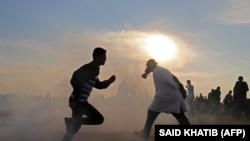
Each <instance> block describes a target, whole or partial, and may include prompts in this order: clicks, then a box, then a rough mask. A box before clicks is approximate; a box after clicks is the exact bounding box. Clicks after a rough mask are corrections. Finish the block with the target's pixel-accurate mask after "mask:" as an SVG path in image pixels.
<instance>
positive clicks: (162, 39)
mask: <svg viewBox="0 0 250 141" xmlns="http://www.w3.org/2000/svg"><path fill="white" fill-rule="evenodd" d="M145 48H146V50H147V52H148V53H149V55H150V56H151V57H152V58H154V59H156V60H158V61H161V62H163V61H169V60H171V59H173V58H175V57H176V53H177V47H176V44H175V42H174V41H172V40H171V39H169V38H167V37H166V36H164V35H149V36H147V37H146V38H145Z"/></svg>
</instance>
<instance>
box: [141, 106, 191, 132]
mask: <svg viewBox="0 0 250 141" xmlns="http://www.w3.org/2000/svg"><path fill="white" fill-rule="evenodd" d="M159 114H160V112H155V111H152V110H149V109H148V112H147V119H146V123H145V125H144V129H143V131H144V133H145V134H146V136H149V135H150V131H151V128H152V125H153V123H154V121H155V119H156V118H157V117H158V115H159ZM171 114H172V115H173V116H174V117H175V118H176V120H177V121H178V123H179V124H180V125H190V123H189V120H188V118H187V117H186V115H185V114H184V112H183V111H182V110H181V113H171Z"/></svg>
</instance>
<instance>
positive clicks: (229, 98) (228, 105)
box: [223, 90, 233, 115]
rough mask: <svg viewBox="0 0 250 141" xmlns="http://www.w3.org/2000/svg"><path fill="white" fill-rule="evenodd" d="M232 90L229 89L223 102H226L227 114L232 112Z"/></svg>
mask: <svg viewBox="0 0 250 141" xmlns="http://www.w3.org/2000/svg"><path fill="white" fill-rule="evenodd" d="M232 93H233V92H232V90H229V91H228V93H227V94H226V95H225V97H224V99H223V104H224V110H225V111H224V112H225V114H226V115H228V114H231V113H232V104H233V95H232Z"/></svg>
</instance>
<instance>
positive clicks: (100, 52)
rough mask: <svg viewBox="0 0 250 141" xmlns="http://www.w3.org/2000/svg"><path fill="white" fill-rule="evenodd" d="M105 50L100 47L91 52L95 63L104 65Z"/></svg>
mask: <svg viewBox="0 0 250 141" xmlns="http://www.w3.org/2000/svg"><path fill="white" fill-rule="evenodd" d="M106 52H107V51H106V50H105V49H103V48H101V47H96V48H95V49H94V50H93V53H92V56H93V60H94V61H95V62H97V63H98V64H99V65H104V64H105V62H106V60H107V58H106Z"/></svg>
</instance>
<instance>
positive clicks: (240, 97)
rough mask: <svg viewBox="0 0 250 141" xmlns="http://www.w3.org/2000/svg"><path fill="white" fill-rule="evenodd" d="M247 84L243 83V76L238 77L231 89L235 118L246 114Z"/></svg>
mask: <svg viewBox="0 0 250 141" xmlns="http://www.w3.org/2000/svg"><path fill="white" fill-rule="evenodd" d="M248 90H249V88H248V84H247V82H245V81H243V76H239V77H238V81H236V83H235V85H234V88H233V92H234V94H233V98H234V103H235V109H234V116H235V117H236V118H238V117H240V116H241V115H242V114H243V113H245V114H247V113H248V110H249V108H248V105H247V92H248Z"/></svg>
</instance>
